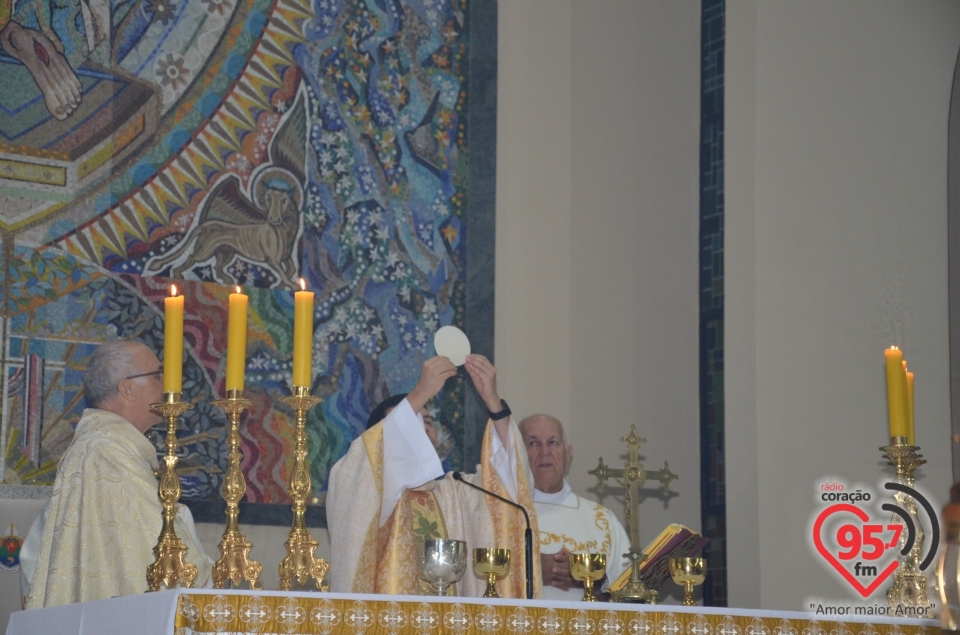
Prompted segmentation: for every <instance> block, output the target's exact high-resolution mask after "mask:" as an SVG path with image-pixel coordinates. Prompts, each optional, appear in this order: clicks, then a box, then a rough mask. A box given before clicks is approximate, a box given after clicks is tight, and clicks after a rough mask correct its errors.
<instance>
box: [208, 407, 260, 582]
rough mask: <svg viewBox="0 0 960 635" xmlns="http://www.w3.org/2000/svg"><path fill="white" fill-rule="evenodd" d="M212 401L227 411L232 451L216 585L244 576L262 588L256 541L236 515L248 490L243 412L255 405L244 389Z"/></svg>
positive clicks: (226, 480) (215, 572)
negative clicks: (242, 465)
mask: <svg viewBox="0 0 960 635" xmlns="http://www.w3.org/2000/svg"><path fill="white" fill-rule="evenodd" d="M213 405H215V406H217V407H219V408H222V409H223V411H224V412H226V413H227V418H228V421H229V431H228V433H227V445H228V446H229V447H230V453H229V454H228V455H227V474H226V476H225V477H224V479H223V488H222V489H221V492H222V494H223V500H225V501H226V503H227V527H226V529H225V530H224V532H223V539H222V540H221V541H220V559H219V560H217V562H216V564H215V565H213V587H214V588H215V589H222V588H224V587H225V586H226V583H227V581H228V580H229V581H230V582H232V583H233V585H234V586H237V585H239V584H240V582H241V580H246V581H247V582H249V583H250V588H251V589H253V590H259V589H258V587H257V580H258V579H259V578H260V574H261V573H263V565H261V564H260V563H259V562H257V561H256V560H251V559H250V550H251V549H252V548H253V545H252V544H250V543H249V542H247V539H246V538H244V537H243V534H241V533H240V528H239V526H238V524H237V516H239V515H240V501H241V500H243V496H244V495H245V494H246V493H247V481H246V479H244V478H243V472H242V471H241V470H240V461H242V460H243V454H242V453H241V452H240V415H241V414H242V413H243V411H244V410H246V409H247V408H249V407H250V406H252V405H253V402H252V401H250V400H249V399H244V398H243V391H242V390H228V391H227V398H226V399H219V400H217V401H214V402H213Z"/></svg>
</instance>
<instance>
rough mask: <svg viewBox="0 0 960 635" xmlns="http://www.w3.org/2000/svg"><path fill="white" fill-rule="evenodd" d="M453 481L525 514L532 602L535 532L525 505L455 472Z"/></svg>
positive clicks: (525, 547) (524, 535)
mask: <svg viewBox="0 0 960 635" xmlns="http://www.w3.org/2000/svg"><path fill="white" fill-rule="evenodd" d="M453 480H455V481H460V482H461V483H463V484H464V485H469V486H470V487H472V488H473V489H478V490H480V491H481V492H483V493H484V494H486V495H487V496H493V497H494V498H496V499H497V500H499V501H503V502H504V503H506V504H507V505H513V506H514V507H516V508H517V509H519V510H520V511H522V512H523V518H524V520H526V521H527V530H526V532H524V534H523V542H524V552H525V554H524V555H525V556H526V565H527V567H526V568H527V571H526V573H527V599H528V600H532V599H533V532H532V531H530V515H529V514H527V510H526V509H524V507H523V505H519V504H517V503H514V502H513V501H512V500H510V499H508V498H504V497H503V496H500V495H498V494H494V493H493V492H491V491H489V490H485V489H483V488H482V487H480V486H479V485H474V484H473V483H471V482H470V481H466V480H464V479H463V474H461V473H460V472H454V473H453Z"/></svg>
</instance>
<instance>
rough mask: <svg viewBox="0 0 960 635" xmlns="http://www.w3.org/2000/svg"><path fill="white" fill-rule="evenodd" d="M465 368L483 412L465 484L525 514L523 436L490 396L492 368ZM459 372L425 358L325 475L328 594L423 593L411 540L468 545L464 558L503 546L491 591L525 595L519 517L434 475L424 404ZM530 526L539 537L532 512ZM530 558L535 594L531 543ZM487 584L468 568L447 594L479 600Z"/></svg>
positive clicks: (475, 360) (478, 363)
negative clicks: (405, 390)
mask: <svg viewBox="0 0 960 635" xmlns="http://www.w3.org/2000/svg"><path fill="white" fill-rule="evenodd" d="M464 366H465V367H466V370H467V373H468V374H469V375H470V379H471V380H472V381H473V385H474V386H475V387H476V389H477V392H478V393H479V394H480V397H481V398H482V399H483V402H484V404H485V405H486V407H487V410H488V411H489V414H490V421H488V422H487V428H486V431H485V434H484V437H483V446H482V449H481V463H480V465H479V466H478V468H477V470H478V473H477V474H467V475H464V479H466V480H469V481H470V482H472V483H474V484H476V485H479V486H480V487H483V488H485V489H487V490H490V491H493V492H495V493H496V494H498V495H500V496H503V497H505V498H508V499H510V500H512V501H514V502H516V503H519V504H520V505H523V506H524V507H525V508H527V509H528V510H530V509H531V508H532V507H533V478H532V476H531V474H530V468H529V466H528V464H527V456H526V453H525V452H524V450H523V441H522V439H521V437H520V431H519V430H518V428H517V425H516V424H515V423H514V422H513V419H511V418H510V410H509V408H507V406H506V402H504V401H502V400H501V399H500V396H499V395H498V394H497V384H496V370H495V369H494V367H493V365H492V364H491V363H490V362H489V361H488V360H487V359H486V358H485V357H483V356H482V355H469V356H467V360H466V363H465V364H464ZM456 373H457V367H456V366H454V365H453V364H452V363H451V362H450V360H449V359H447V358H446V357H433V358H431V359H428V360H427V361H426V362H424V363H423V367H422V369H421V373H420V378H419V380H418V381H417V385H416V386H415V387H414V389H413V390H412V391H410V393H409V394H408V395H407V396H406V398H404V399H403V400H402V401H400V403H399V404H397V405H396V407H395V408H393V410H392V411H390V413H389V414H387V415H386V417H385V418H384V419H383V421H381V422H380V423H377V424H375V425H373V426H372V427H371V428H369V429H368V430H367V431H366V432H364V433H363V434H362V435H361V436H360V437H359V438H357V439H355V440H354V441H353V443H351V444H350V449H349V450H348V451H347V454H346V455H345V456H344V457H343V458H341V459H340V460H339V461H337V463H336V464H335V465H334V466H333V469H332V470H331V471H330V480H329V487H328V491H327V526H328V527H329V530H330V548H331V554H332V555H331V562H330V573H329V574H328V580H329V582H330V589H331V590H332V591H344V592H349V591H352V592H355V593H388V594H421V593H422V590H421V586H420V580H419V576H418V574H417V542H418V541H419V540H422V539H424V538H450V539H457V540H464V541H466V543H467V549H468V552H467V553H468V554H469V555H468V558H470V559H471V560H472V557H473V549H474V548H476V547H502V548H507V549H510V551H511V553H512V562H511V563H510V573H509V575H508V576H507V577H506V578H504V579H502V580H500V581H498V582H497V590H498V593H499V594H500V596H501V597H514V598H522V597H526V596H525V580H524V540H523V535H524V530H525V529H526V524H525V522H524V519H523V514H522V513H521V512H520V510H518V509H516V508H515V507H512V506H510V505H507V504H506V503H503V502H501V501H498V500H496V499H495V498H492V497H490V496H486V495H485V494H483V493H481V492H478V491H476V490H475V489H473V488H471V487H468V486H467V485H464V484H463V483H459V482H457V481H456V480H454V479H453V478H451V475H450V474H447V475H446V477H445V478H440V477H442V476H443V469H442V468H441V466H440V458H439V457H438V456H437V452H436V449H435V448H434V445H433V443H431V441H430V438H429V437H428V435H427V432H426V429H425V427H424V422H423V418H422V414H420V413H421V411H422V410H423V408H424V405H425V404H426V403H427V401H429V400H430V399H431V398H433V396H434V395H436V394H437V393H438V392H440V389H441V388H443V384H444V383H445V382H446V380H448V379H450V378H451V377H453V376H454V375H456ZM437 479H439V480H437ZM530 521H531V525H532V529H533V532H534V536H536V535H537V526H536V516H535V514H530ZM534 554H535V555H534V572H533V575H534V592H535V595H537V596H539V586H540V585H539V581H540V571H539V569H540V567H539V564H540V560H539V558H538V557H537V555H536V544H534ZM485 588H486V583H485V581H484V580H483V579H481V578H479V577H477V576H476V575H475V574H474V573H473V569H472V562H471V566H469V567H468V568H467V572H466V573H465V574H464V576H463V579H461V581H460V582H458V583H457V585H456V588H455V589H454V590H453V591H452V592H453V593H454V594H455V595H460V596H473V597H478V596H481V595H483V592H484V589H485Z"/></svg>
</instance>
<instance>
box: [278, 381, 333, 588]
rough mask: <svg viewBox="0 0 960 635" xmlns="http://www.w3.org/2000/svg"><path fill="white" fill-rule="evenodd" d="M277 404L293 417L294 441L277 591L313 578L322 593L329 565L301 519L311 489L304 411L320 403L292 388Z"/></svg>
mask: <svg viewBox="0 0 960 635" xmlns="http://www.w3.org/2000/svg"><path fill="white" fill-rule="evenodd" d="M280 401H282V402H283V403H285V404H287V405H288V406H290V407H291V408H293V409H294V411H295V412H296V413H297V439H296V446H295V448H294V450H293V471H292V472H291V473H290V487H289V492H290V498H291V500H293V526H292V527H291V528H290V538H289V539H288V540H287V542H285V543H284V546H285V547H286V548H287V557H286V558H284V559H283V561H282V562H281V563H280V590H281V591H289V590H290V588H291V587H292V585H293V579H294V578H296V579H297V582H298V583H300V584H306V582H307V580H308V579H309V578H313V580H314V582H315V584H316V585H317V588H318V589H319V590H321V591H326V590H327V589H328V588H329V587H328V586H327V585H325V584H323V578H324V576H325V575H327V569H329V568H330V565H329V564H328V563H327V561H326V560H324V559H323V558H318V557H316V555H315V554H314V552H315V551H316V550H317V547H318V546H319V543H318V542H317V541H316V540H314V538H313V536H311V535H310V532H309V531H308V530H307V525H306V522H305V521H304V519H303V516H304V513H305V512H306V510H307V499H308V498H309V496H310V490H311V488H312V484H311V482H310V470H309V469H308V468H307V411H308V410H309V409H310V408H313V407H314V406H316V405H317V404H318V403H320V402H321V401H322V400H321V399H319V398H318V397H311V396H310V387H309V386H294V387H293V395H292V396H290V397H282V398H281V399H280Z"/></svg>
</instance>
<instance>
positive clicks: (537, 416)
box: [517, 413, 570, 450]
mask: <svg viewBox="0 0 960 635" xmlns="http://www.w3.org/2000/svg"><path fill="white" fill-rule="evenodd" d="M531 419H551V420H553V421H556V423H557V427H559V428H560V437H561V438H562V439H563V449H564V450H566V449H567V446H568V445H570V443H569V442H568V441H567V431H566V430H564V429H563V423H562V422H561V421H560V420H559V419H557V418H556V417H554V416H553V415H546V414H543V413H537V414H535V415H530V416H529V417H524V418H523V420H522V421H521V422H520V424H519V425H518V426H517V427H518V428H520V434H521V435H522V434H523V429H524V428H525V427H526V426H525V424H526V423H527V422H528V421H530V420H531Z"/></svg>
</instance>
